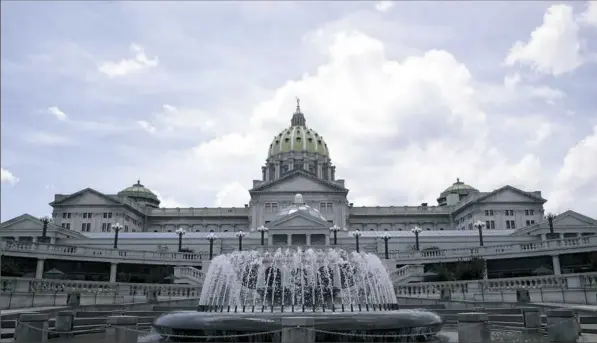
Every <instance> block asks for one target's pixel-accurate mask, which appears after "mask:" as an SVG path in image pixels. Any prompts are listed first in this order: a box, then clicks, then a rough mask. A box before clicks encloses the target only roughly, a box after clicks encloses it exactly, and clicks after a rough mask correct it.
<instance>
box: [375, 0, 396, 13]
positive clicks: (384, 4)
mask: <svg viewBox="0 0 597 343" xmlns="http://www.w3.org/2000/svg"><path fill="white" fill-rule="evenodd" d="M394 5H395V4H394V1H378V2H377V3H376V4H375V9H376V10H378V11H380V12H387V11H389V10H390V9H391V8H392V7H394Z"/></svg>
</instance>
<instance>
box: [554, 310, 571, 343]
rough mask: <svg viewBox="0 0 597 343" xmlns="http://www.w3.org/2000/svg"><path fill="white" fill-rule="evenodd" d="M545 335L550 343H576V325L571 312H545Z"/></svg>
mask: <svg viewBox="0 0 597 343" xmlns="http://www.w3.org/2000/svg"><path fill="white" fill-rule="evenodd" d="M546 314H547V335H548V337H549V340H550V341H551V342H556V343H576V339H577V338H578V325H577V322H576V320H577V319H576V317H575V316H574V312H573V311H572V310H565V309H557V310H550V311H547V313H546Z"/></svg>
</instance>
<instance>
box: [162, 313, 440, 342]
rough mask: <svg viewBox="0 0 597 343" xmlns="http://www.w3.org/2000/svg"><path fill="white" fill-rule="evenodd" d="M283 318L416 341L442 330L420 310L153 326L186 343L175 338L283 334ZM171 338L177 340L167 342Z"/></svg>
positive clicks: (199, 319) (176, 319)
mask: <svg viewBox="0 0 597 343" xmlns="http://www.w3.org/2000/svg"><path fill="white" fill-rule="evenodd" d="M284 317H309V318H312V319H313V321H314V329H317V330H322V331H330V332H338V333H349V332H352V333H354V332H360V333H364V334H378V335H385V334H387V335H400V334H416V333H420V336H417V337H415V338H416V339H413V340H421V339H429V338H430V337H432V336H434V335H435V334H437V333H438V332H439V331H440V330H441V328H442V326H443V322H442V319H441V317H440V316H439V315H437V314H435V313H433V312H427V311H419V310H397V311H378V312H329V311H327V312H295V313H292V312H282V313H280V312H263V313H261V312H259V313H257V312H256V313H235V314H232V313H213V312H212V313H210V312H195V311H179V312H170V313H167V314H164V315H162V316H160V317H158V318H157V319H156V320H155V321H154V323H153V332H154V333H155V334H158V335H160V336H161V338H162V341H164V342H168V341H171V342H177V341H181V342H183V341H187V340H185V339H184V338H181V337H174V336H207V335H215V336H226V335H232V334H236V335H238V334H248V333H259V332H268V331H275V330H281V329H282V318H284ZM168 335H172V337H174V338H168ZM188 341H192V342H197V341H198V340H197V339H195V340H192V339H190V340H188ZM390 341H391V340H390Z"/></svg>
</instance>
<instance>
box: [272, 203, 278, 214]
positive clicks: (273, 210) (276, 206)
mask: <svg viewBox="0 0 597 343" xmlns="http://www.w3.org/2000/svg"><path fill="white" fill-rule="evenodd" d="M272 212H278V203H277V202H272Z"/></svg>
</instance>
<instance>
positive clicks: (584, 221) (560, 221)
mask: <svg viewBox="0 0 597 343" xmlns="http://www.w3.org/2000/svg"><path fill="white" fill-rule="evenodd" d="M553 225H554V226H557V225H561V226H591V225H597V220H595V219H592V218H590V217H587V216H585V215H582V214H580V213H578V212H574V211H566V212H563V213H561V214H559V215H558V216H557V217H555V218H554V220H553Z"/></svg>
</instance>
